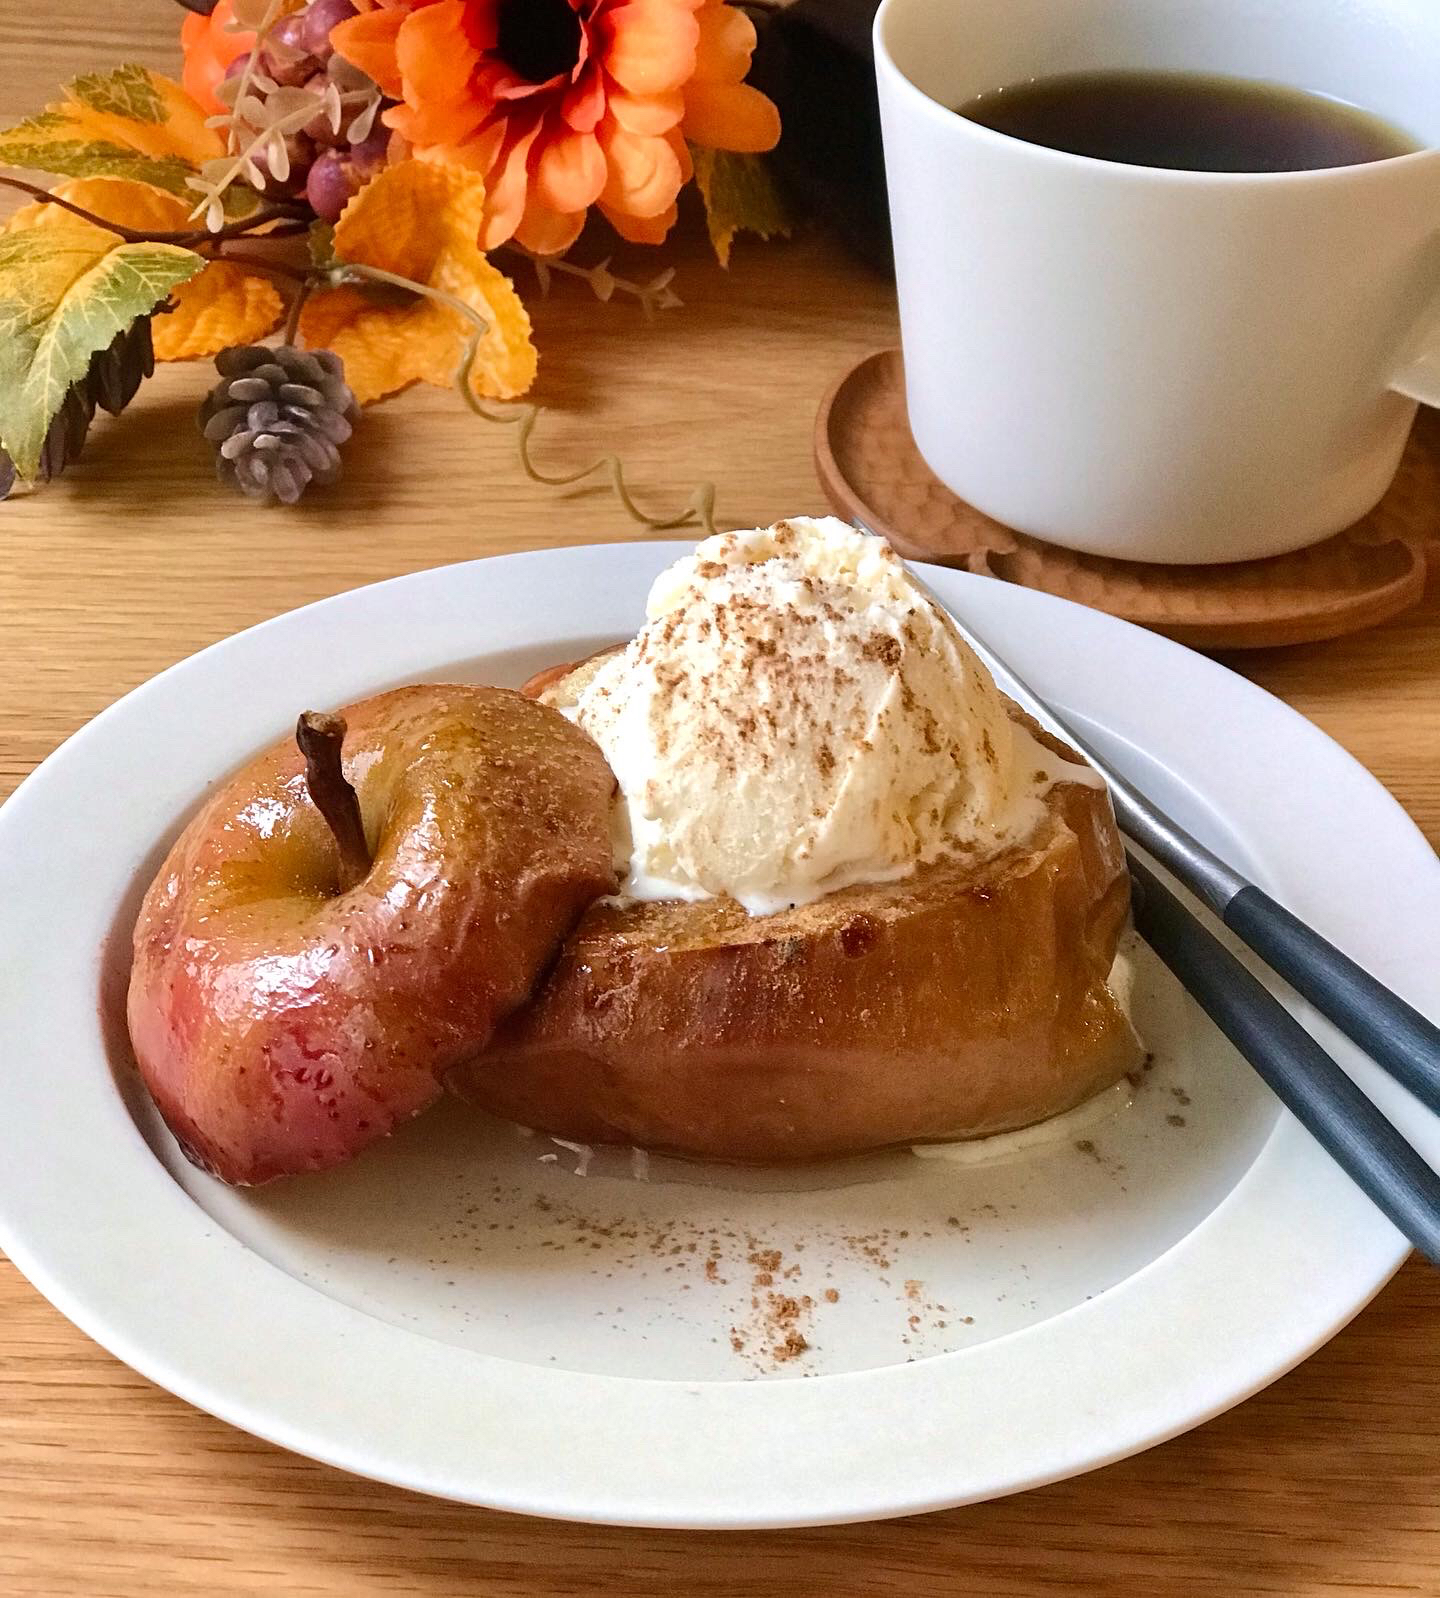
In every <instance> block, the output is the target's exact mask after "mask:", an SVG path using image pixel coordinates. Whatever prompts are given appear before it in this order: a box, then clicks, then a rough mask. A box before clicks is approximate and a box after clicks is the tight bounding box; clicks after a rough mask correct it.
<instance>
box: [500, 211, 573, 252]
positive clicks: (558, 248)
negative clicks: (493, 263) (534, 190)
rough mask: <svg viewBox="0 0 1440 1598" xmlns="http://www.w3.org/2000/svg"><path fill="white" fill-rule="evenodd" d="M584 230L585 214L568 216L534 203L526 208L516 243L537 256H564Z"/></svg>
mask: <svg viewBox="0 0 1440 1598" xmlns="http://www.w3.org/2000/svg"><path fill="white" fill-rule="evenodd" d="M584 226H585V212H584V211H575V212H573V213H571V214H569V215H567V214H566V213H565V212H563V211H552V210H550V208H549V207H548V206H543V205H537V204H536V202H535V201H534V200H533V199H532V200H531V202H530V204H529V205H527V206H526V207H525V215H524V216H523V217H521V219H520V226H519V227H517V228H516V229H515V242H516V243H517V244H522V245H523V246H524V247H525V248H526V249H527V250H531V251H533V252H534V253H535V254H536V255H562V254H563V253H564V252H565V251H566V250H568V249H569V248H570V246H571V245H572V244H573V243H574V242H575V240H576V239H578V238H579V237H580V230H581V229H582V228H583V227H584Z"/></svg>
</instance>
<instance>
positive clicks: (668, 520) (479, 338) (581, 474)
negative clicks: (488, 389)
mask: <svg viewBox="0 0 1440 1598" xmlns="http://www.w3.org/2000/svg"><path fill="white" fill-rule="evenodd" d="M328 275H329V279H330V282H331V283H332V284H335V285H337V286H338V285H339V284H341V283H354V282H357V281H369V282H372V283H383V284H385V285H387V286H388V287H391V288H399V289H407V290H409V291H410V292H411V293H412V294H423V295H425V296H426V297H427V298H428V299H432V300H435V301H437V302H438V303H439V304H441V305H445V306H448V307H449V308H450V309H451V310H452V311H457V312H459V314H460V315H461V316H463V317H464V318H465V320H466V321H467V322H469V323H470V326H471V333H470V337H469V339H468V340H467V341H466V345H465V351H464V353H463V354H462V356H461V357H460V362H459V365H458V366H457V367H456V370H455V387H456V388H457V389H458V390H459V393H460V397H461V398H462V399H463V400H464V401H465V403H466V405H468V406H469V408H470V409H471V410H472V411H473V412H474V413H475V415H476V416H478V417H480V418H481V419H482V420H483V421H487V422H497V423H500V424H501V425H504V426H511V427H514V428H515V429H516V444H517V448H518V453H519V457H520V468H521V470H522V471H523V472H524V473H525V475H526V476H527V477H528V478H529V479H530V481H531V482H532V483H540V484H542V485H544V486H545V487H546V488H570V487H573V486H574V485H575V484H576V483H582V482H584V481H585V479H586V478H587V477H593V476H595V475H596V474H597V473H600V472H604V473H606V474H607V475H608V476H609V479H610V487H611V491H612V492H613V493H614V495H615V498H616V499H617V500H618V501H619V502H620V504H621V506H622V507H623V508H624V510H625V513H626V515H628V516H629V517H630V518H631V519H632V520H634V521H635V522H638V523H639V524H640V525H641V526H642V527H647V528H649V529H650V531H651V532H656V533H663V532H670V531H673V530H674V529H675V528H677V527H691V526H697V525H698V526H699V527H700V528H701V529H702V530H703V531H704V533H705V534H706V536H707V537H708V536H709V535H710V534H712V533H713V532H714V531H715V485H714V483H709V482H705V483H700V484H699V485H698V486H697V487H696V488H695V490H694V492H693V493H692V494H691V495H690V498H689V499H688V500H687V501H686V502H685V505H684V506H683V507H682V508H681V509H680V510H679V511H678V512H676V513H675V514H674V515H672V516H656V515H653V514H652V513H651V512H649V511H647V510H644V509H643V508H642V507H641V506H640V505H638V504H637V503H636V501H635V497H634V495H633V494H632V493H631V492H630V487H629V484H628V483H627V482H626V480H625V464H624V462H623V461H622V460H621V459H620V457H619V456H618V455H617V454H615V453H614V452H613V451H609V452H607V453H606V454H604V455H601V456H600V457H599V458H598V459H596V460H594V461H591V463H590V464H589V465H588V466H582V467H580V468H579V469H578V470H576V471H573V472H546V471H542V470H541V469H540V467H538V466H537V465H536V464H535V460H534V457H533V456H532V454H531V438H532V435H533V434H534V432H535V427H536V425H537V423H538V422H539V420H540V418H541V417H542V416H543V415H544V414H545V412H544V407H543V406H540V405H535V404H518V403H516V404H512V405H508V406H506V407H505V408H504V409H499V410H497V409H492V408H491V404H490V402H489V401H487V400H485V399H483V398H482V397H481V396H480V395H478V394H477V393H476V392H475V389H474V386H473V384H472V381H471V379H472V378H473V376H474V372H475V363H476V362H477V360H478V359H479V357H480V345H481V343H482V342H483V341H484V339H485V336H486V335H487V334H488V333H489V332H490V323H489V322H488V321H486V319H485V318H484V317H483V316H482V315H481V314H480V313H479V311H477V310H476V309H475V307H474V306H473V305H467V304H466V303H465V301H464V300H462V299H460V298H458V297H457V296H456V295H454V294H450V293H447V292H446V291H445V290H444V289H439V288H436V287H435V286H434V285H433V284H429V283H417V282H415V281H414V279H413V278H408V277H401V276H400V275H399V274H398V273H395V272H386V271H384V270H383V269H382V268H380V267H378V266H365V265H362V264H361V263H359V262H344V263H340V264H337V265H336V266H335V267H334V268H333V269H332V270H331V272H330V273H329V274H328Z"/></svg>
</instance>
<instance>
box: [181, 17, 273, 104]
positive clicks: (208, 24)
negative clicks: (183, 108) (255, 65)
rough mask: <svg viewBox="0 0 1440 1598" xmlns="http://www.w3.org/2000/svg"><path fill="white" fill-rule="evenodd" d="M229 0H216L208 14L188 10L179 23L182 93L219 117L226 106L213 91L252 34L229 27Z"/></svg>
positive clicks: (247, 46) (245, 48) (249, 44)
mask: <svg viewBox="0 0 1440 1598" xmlns="http://www.w3.org/2000/svg"><path fill="white" fill-rule="evenodd" d="M231 5H232V0H219V4H218V5H217V6H216V7H215V9H214V10H213V11H212V12H211V13H210V15H209V16H208V17H206V16H202V15H201V14H200V13H199V12H198V11H192V12H190V13H189V14H188V15H187V16H186V18H185V20H184V22H182V23H181V24H180V48H181V50H183V51H184V53H185V70H184V72H183V73H182V74H181V78H180V81H181V82H182V83H183V84H184V85H185V92H186V94H188V95H189V96H190V98H191V99H192V100H194V101H195V102H196V104H197V105H199V106H201V107H203V109H204V110H205V111H206V112H207V113H208V114H209V115H210V116H221V115H223V114H224V112H225V111H226V109H227V107H226V106H224V105H222V104H221V102H220V100H219V98H218V97H217V95H216V93H215V86H216V84H218V83H219V82H220V80H221V79H222V78H223V77H224V76H225V73H226V71H227V70H228V68H229V66H230V63H231V62H232V61H235V60H237V59H238V58H239V57H240V56H242V55H245V54H247V53H248V52H249V51H250V49H251V48H252V47H253V46H254V43H255V35H254V34H253V33H237V32H232V31H231V30H230V24H231V23H232V22H233V21H234V18H235V13H234V11H233V10H232V9H231Z"/></svg>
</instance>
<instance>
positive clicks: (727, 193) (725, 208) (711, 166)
mask: <svg viewBox="0 0 1440 1598" xmlns="http://www.w3.org/2000/svg"><path fill="white" fill-rule="evenodd" d="M690 155H691V157H692V159H693V160H694V162H695V182H696V185H697V186H698V188H699V190H700V197H701V199H703V200H704V202H705V225H706V227H707V228H708V230H709V233H710V242H711V244H713V245H714V247H715V254H716V257H717V258H718V260H719V262H720V264H721V266H729V264H730V246H731V245H732V244H733V243H734V241H735V235H736V234H737V233H742V232H743V233H754V234H757V235H758V236H759V237H760V238H762V239H769V238H774V237H775V235H776V234H779V235H780V236H781V237H783V238H789V236H790V227H791V220H790V211H789V208H788V207H787V206H786V204H785V200H784V197H783V196H782V195H781V193H780V190H779V188H778V187H777V185H776V183H775V179H774V178H773V177H772V176H771V173H770V167H769V164H768V163H767V162H766V161H765V159H764V157H763V156H758V155H737V154H735V153H734V152H733V151H731V150H710V149H706V148H705V147H704V146H703V145H698V144H696V145H691V147H690Z"/></svg>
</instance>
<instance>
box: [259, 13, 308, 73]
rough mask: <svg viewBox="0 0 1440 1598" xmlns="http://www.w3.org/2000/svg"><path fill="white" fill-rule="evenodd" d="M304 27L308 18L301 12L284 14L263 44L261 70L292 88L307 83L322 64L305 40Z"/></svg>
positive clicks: (261, 48)
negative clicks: (308, 47)
mask: <svg viewBox="0 0 1440 1598" xmlns="http://www.w3.org/2000/svg"><path fill="white" fill-rule="evenodd" d="M304 26H305V19H304V17H303V16H302V15H301V14H300V13H299V12H296V13H295V14H293V15H292V16H288V17H281V19H280V20H279V21H278V22H277V23H276V24H275V26H274V27H273V28H271V30H270V32H269V33H268V34H267V35H266V37H265V42H264V44H263V45H261V47H260V67H261V70H262V71H263V72H265V73H266V75H267V76H269V77H271V78H273V79H274V80H275V82H276V83H279V84H282V85H284V86H286V87H292V88H293V87H295V86H297V85H299V84H301V83H304V81H305V80H306V78H310V77H313V76H314V75H315V73H316V72H317V71H318V70H319V67H320V63H319V62H318V61H317V60H315V58H314V57H313V56H312V55H310V54H309V53H308V51H307V50H306V48H305V45H304V43H303V42H302V40H303V37H304Z"/></svg>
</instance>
